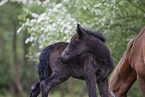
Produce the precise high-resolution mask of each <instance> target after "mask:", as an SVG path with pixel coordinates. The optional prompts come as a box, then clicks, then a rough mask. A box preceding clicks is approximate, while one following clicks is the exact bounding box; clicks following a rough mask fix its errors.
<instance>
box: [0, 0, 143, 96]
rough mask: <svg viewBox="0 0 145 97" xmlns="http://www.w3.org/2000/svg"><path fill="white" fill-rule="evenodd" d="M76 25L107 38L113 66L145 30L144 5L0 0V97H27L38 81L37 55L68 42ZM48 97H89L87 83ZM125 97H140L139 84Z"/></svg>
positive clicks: (133, 1) (111, 0) (115, 0)
mask: <svg viewBox="0 0 145 97" xmlns="http://www.w3.org/2000/svg"><path fill="white" fill-rule="evenodd" d="M77 23H80V24H81V25H82V26H83V27H85V28H87V29H90V30H95V31H99V32H100V33H102V34H103V35H104V36H106V38H107V42H106V45H107V46H108V47H109V49H110V51H111V55H112V56H113V58H114V60H115V65H117V64H118V62H119V60H120V59H121V57H122V55H123V53H124V52H125V50H126V47H127V43H128V42H129V41H130V39H132V38H133V37H135V36H137V34H138V33H139V32H140V30H141V29H142V28H143V27H144V26H145V1H144V0H0V97H27V96H28V93H29V90H30V87H31V85H32V84H34V83H35V82H36V81H37V80H38V73H37V63H38V61H39V60H38V57H39V55H40V52H41V50H42V49H43V48H44V47H45V46H48V45H50V44H53V43H56V42H59V41H65V42H69V40H70V37H71V36H72V35H73V34H74V33H75V29H76V24H77ZM98 94H99V93H98ZM39 97H40V95H39ZM49 97H88V96H87V89H86V85H85V82H84V81H80V80H77V79H73V78H70V79H69V80H68V81H66V82H64V83H63V84H61V85H59V86H57V87H55V88H53V89H52V91H51V93H50V96H49ZM128 97H142V96H141V92H140V90H139V88H138V84H137V82H135V84H134V85H133V86H132V87H131V89H130V90H129V92H128Z"/></svg>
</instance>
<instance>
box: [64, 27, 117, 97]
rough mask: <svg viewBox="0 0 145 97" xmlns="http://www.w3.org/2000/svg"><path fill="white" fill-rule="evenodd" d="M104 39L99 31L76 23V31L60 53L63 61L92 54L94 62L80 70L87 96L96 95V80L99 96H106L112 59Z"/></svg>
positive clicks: (112, 67) (95, 96)
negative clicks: (90, 29) (84, 81)
mask: <svg viewBox="0 0 145 97" xmlns="http://www.w3.org/2000/svg"><path fill="white" fill-rule="evenodd" d="M104 41H105V38H104V36H102V35H101V34H100V33H97V32H94V31H89V30H85V29H84V28H82V27H81V26H80V25H79V24H78V25H77V33H76V34H75V35H74V36H73V37H72V38H71V41H70V43H69V44H68V45H67V47H66V48H65V50H64V51H63V53H62V54H61V58H62V60H63V61H64V62H67V61H69V60H71V59H73V58H75V57H76V56H78V55H80V54H82V53H86V52H88V53H91V54H92V55H93V56H94V58H95V63H92V62H91V63H90V65H89V66H87V68H84V70H83V72H82V75H83V76H84V78H85V80H86V83H87V87H88V93H89V97H97V94H96V81H97V84H98V87H99V91H100V95H101V97H108V76H109V74H110V73H111V72H112V70H113V69H114V61H113V58H112V56H111V55H110V51H109V49H108V48H107V46H106V45H105V44H104V43H103V42H104ZM87 60H88V61H89V59H87Z"/></svg>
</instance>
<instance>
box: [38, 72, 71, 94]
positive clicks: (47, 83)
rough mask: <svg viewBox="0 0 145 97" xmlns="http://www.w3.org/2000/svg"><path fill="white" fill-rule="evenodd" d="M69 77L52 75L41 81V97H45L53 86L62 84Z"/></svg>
mask: <svg viewBox="0 0 145 97" xmlns="http://www.w3.org/2000/svg"><path fill="white" fill-rule="evenodd" d="M69 77H70V76H68V75H67V76H64V75H63V74H62V75H60V74H52V75H51V76H50V77H48V78H47V79H45V80H43V81H41V83H40V88H41V97H47V96H48V93H49V91H50V90H51V88H53V87H54V86H57V85H58V84H60V83H62V82H64V81H65V80H67V79H68V78H69Z"/></svg>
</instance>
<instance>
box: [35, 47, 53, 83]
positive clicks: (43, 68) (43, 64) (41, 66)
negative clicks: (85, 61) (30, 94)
mask: <svg viewBox="0 0 145 97" xmlns="http://www.w3.org/2000/svg"><path fill="white" fill-rule="evenodd" d="M51 51H52V47H51V46H47V47H45V48H44V49H43V50H42V52H41V54H40V57H39V63H38V74H39V79H40V81H42V80H44V79H46V78H47V77H49V75H48V74H49V72H50V71H49V70H50V64H49V63H50V60H49V57H50V54H51Z"/></svg>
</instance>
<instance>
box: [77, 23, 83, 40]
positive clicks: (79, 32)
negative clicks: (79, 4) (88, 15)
mask: <svg viewBox="0 0 145 97" xmlns="http://www.w3.org/2000/svg"><path fill="white" fill-rule="evenodd" d="M76 31H77V34H78V35H79V38H80V39H81V38H82V36H83V35H84V33H83V30H82V27H81V26H80V24H78V23H77V29H76Z"/></svg>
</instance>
